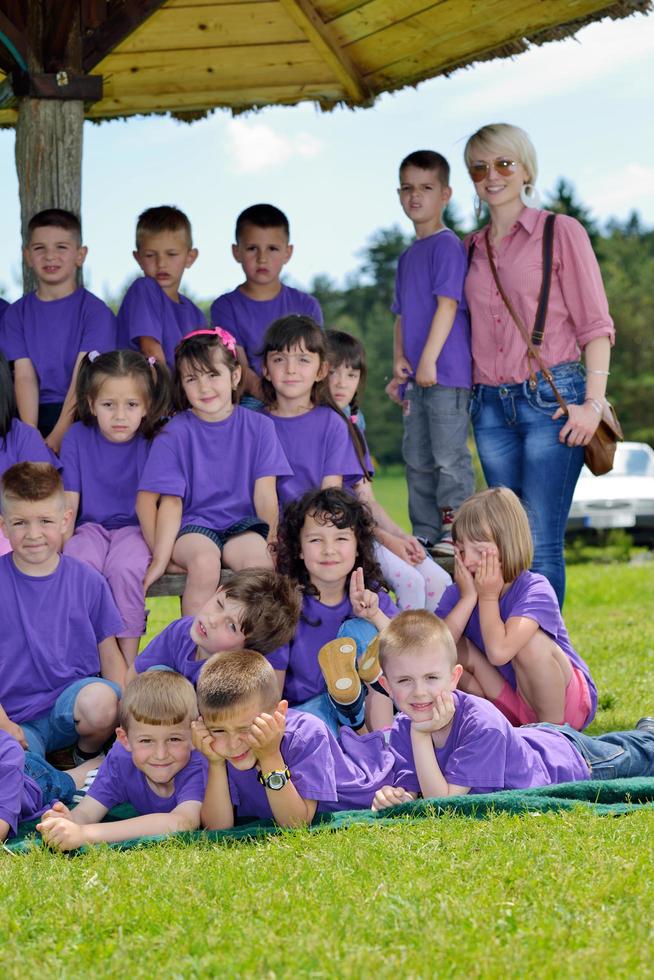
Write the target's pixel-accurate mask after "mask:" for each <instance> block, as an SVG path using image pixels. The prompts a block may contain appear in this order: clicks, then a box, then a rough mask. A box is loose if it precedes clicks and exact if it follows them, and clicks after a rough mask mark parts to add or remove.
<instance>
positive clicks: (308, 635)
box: [266, 592, 398, 707]
mask: <svg viewBox="0 0 654 980" xmlns="http://www.w3.org/2000/svg"><path fill="white" fill-rule="evenodd" d="M379 608H380V609H381V611H382V612H383V613H386V615H387V616H388V618H389V619H392V618H393V616H397V613H398V609H397V606H396V605H395V604H394V603H393V600H392V599H391V597H390V596H389V594H388V592H380V593H379ZM352 615H353V614H352V604H351V602H350V598H349V596H348V595H346V596H345V597H344V598H343V600H342V601H341V602H339V604H338V605H337V606H325V605H323V603H322V602H320V601H319V600H318V599H316V597H315V596H312V595H305V596H304V598H303V600H302V612H301V614H300V622H299V623H298V626H297V629H296V631H295V636H294V637H293V639H292V640H291V642H290V643H286V644H285V645H284V646H283V647H280V648H279V649H278V650H274V651H273V652H272V653H269V654H267V655H266V658H267V659H268V660H269V661H270V663H271V664H272V666H273V667H274V668H275V670H285V671H286V678H285V680H284V697H285V698H286V699H287V701H288V703H289V704H290V705H291V707H294V706H295V705H300V704H304V702H305V701H308V700H309V698H313V697H315V696H316V695H317V694H324V692H325V691H326V690H327V685H326V684H325V678H324V677H323V674H322V671H321V669H320V664H319V663H318V652H319V651H320V648H321V647H322V646H324V645H325V643H328V642H329V641H330V640H334V639H335V638H336V635H337V633H338V631H339V629H340V627H341V626H342V624H343V623H344V622H345V620H346V619H351V618H352Z"/></svg>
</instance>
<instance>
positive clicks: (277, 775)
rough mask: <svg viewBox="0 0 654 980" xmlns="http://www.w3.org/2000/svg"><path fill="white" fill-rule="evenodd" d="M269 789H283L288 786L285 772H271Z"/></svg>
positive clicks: (268, 781) (267, 781)
mask: <svg viewBox="0 0 654 980" xmlns="http://www.w3.org/2000/svg"><path fill="white" fill-rule="evenodd" d="M266 785H267V786H268V789H282V787H283V786H285V785H286V776H285V775H284V773H283V772H271V774H270V775H269V776H268V779H267V780H266Z"/></svg>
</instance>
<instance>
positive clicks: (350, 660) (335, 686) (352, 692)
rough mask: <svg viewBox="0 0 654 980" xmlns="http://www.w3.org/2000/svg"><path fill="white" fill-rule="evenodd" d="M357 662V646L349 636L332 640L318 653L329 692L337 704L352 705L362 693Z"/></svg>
mask: <svg viewBox="0 0 654 980" xmlns="http://www.w3.org/2000/svg"><path fill="white" fill-rule="evenodd" d="M356 660H357V645H356V643H355V642H354V640H352V639H350V637H349V636H341V637H339V638H338V639H336V640H330V641H329V643H325V645H324V646H323V647H321V649H320V652H319V653H318V663H319V664H320V669H321V671H322V673H323V677H324V678H325V681H326V683H327V690H328V691H329V693H330V695H331V697H332V698H333V699H334V701H335V702H336V703H337V704H352V703H353V702H354V701H356V700H357V698H358V697H359V695H360V693H361V681H360V680H359V675H358V674H357V670H356Z"/></svg>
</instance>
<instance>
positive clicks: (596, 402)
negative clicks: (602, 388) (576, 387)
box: [584, 395, 604, 415]
mask: <svg viewBox="0 0 654 980" xmlns="http://www.w3.org/2000/svg"><path fill="white" fill-rule="evenodd" d="M584 405H592V407H593V409H594V410H595V411H596V412H597V414H598V415H601V414H602V412H603V411H604V405H603V403H602V402H601V401H600V399H599V398H593V397H592V396H590V395H588V396H587V397H586V398H585V399H584Z"/></svg>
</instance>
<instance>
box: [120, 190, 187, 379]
mask: <svg viewBox="0 0 654 980" xmlns="http://www.w3.org/2000/svg"><path fill="white" fill-rule="evenodd" d="M133 255H134V258H135V259H136V261H137V262H138V264H139V265H140V267H141V269H142V271H143V277H142V278H141V279H136V280H135V281H134V282H133V283H132V285H131V286H130V287H129V289H128V290H127V292H126V293H125V296H124V297H123V302H122V303H121V305H120V309H119V311H118V346H119V347H132V348H133V349H134V350H140V351H141V353H142V354H145V356H146V357H154V358H155V360H157V361H159V362H160V363H161V364H167V365H168V367H169V368H170V369H171V371H172V369H173V368H174V366H175V347H176V346H177V344H178V343H179V342H180V340H181V339H182V337H184V336H185V335H186V334H187V333H189V332H190V331H191V330H197V329H199V328H200V327H204V326H206V318H205V316H204V313H203V312H202V310H200V309H199V308H198V307H197V306H196V305H195V303H193V302H192V301H191V300H190V299H188V297H187V296H184V295H182V293H180V291H179V287H180V285H181V282H182V276H183V275H184V272H185V271H186V269H190V268H191V266H192V265H193V263H194V262H195V260H196V259H197V257H198V250H197V248H193V237H192V231H191V222H190V221H189V219H188V218H187V217H186V215H185V214H184V212H183V211H180V210H179V209H178V208H174V207H169V206H168V205H162V206H161V207H157V208H148V209H147V211H144V212H143V213H142V214H140V215H139V218H138V221H137V222H136V250H135V252H134V253H133Z"/></svg>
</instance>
